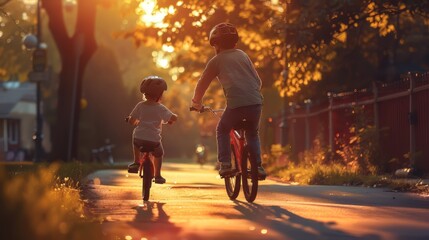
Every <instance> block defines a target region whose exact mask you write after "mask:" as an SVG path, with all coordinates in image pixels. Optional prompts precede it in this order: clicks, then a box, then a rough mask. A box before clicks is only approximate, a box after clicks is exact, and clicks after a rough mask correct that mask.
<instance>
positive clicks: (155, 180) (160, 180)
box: [153, 176, 165, 184]
mask: <svg viewBox="0 0 429 240" xmlns="http://www.w3.org/2000/svg"><path fill="white" fill-rule="evenodd" d="M153 181H154V182H155V183H158V184H164V183H165V178H163V177H161V176H156V177H155V178H154V180H153Z"/></svg>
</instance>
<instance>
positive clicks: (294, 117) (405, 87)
mask: <svg viewBox="0 0 429 240" xmlns="http://www.w3.org/2000/svg"><path fill="white" fill-rule="evenodd" d="M356 109H360V110H363V111H362V112H361V113H359V114H358V113H356ZM362 114H363V115H364V117H365V118H366V121H367V123H368V124H371V125H373V126H375V127H376V129H377V130H379V131H378V132H379V133H380V134H379V139H380V141H379V143H380V147H381V155H382V156H381V157H380V161H382V164H383V165H384V168H385V170H386V171H394V170H395V169H397V168H400V167H405V166H411V167H415V169H416V170H418V171H419V172H421V173H429V73H423V74H422V73H409V74H407V75H404V76H403V77H402V78H401V81H399V82H393V83H374V84H373V85H372V86H371V87H370V88H368V89H362V90H356V91H353V92H347V93H328V97H327V99H326V100H324V101H321V103H319V104H314V103H313V101H311V100H306V101H305V102H304V103H303V104H301V105H298V104H294V103H290V104H289V111H288V112H287V113H286V114H284V116H279V117H277V118H275V119H274V120H273V121H274V124H273V127H274V128H275V129H274V131H273V132H274V142H275V143H282V144H283V145H290V146H291V149H292V151H293V152H294V153H300V152H303V151H305V150H306V149H311V148H312V147H313V141H314V140H315V139H316V138H318V139H319V140H320V141H321V142H322V144H323V145H324V146H326V147H328V148H330V149H331V150H332V151H333V152H335V150H336V149H338V147H339V143H338V141H337V140H338V139H339V138H340V137H344V136H347V134H349V127H350V126H352V124H354V123H355V122H356V120H357V118H358V117H360V118H362Z"/></svg>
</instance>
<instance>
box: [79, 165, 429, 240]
mask: <svg viewBox="0 0 429 240" xmlns="http://www.w3.org/2000/svg"><path fill="white" fill-rule="evenodd" d="M163 176H164V177H165V178H166V179H167V183H166V184H163V185H158V184H156V185H153V187H152V192H151V201H150V202H148V203H143V201H142V200H141V180H140V178H139V177H138V176H137V175H134V174H133V175H131V174H128V173H127V172H126V170H103V171H98V172H95V173H94V174H92V175H90V176H89V177H88V179H89V180H88V184H87V186H86V190H85V195H86V197H87V198H88V199H89V203H90V204H89V206H90V210H91V212H93V213H94V214H96V215H98V216H100V217H102V218H103V219H104V220H105V221H104V222H103V224H102V227H103V232H104V234H105V235H106V239H138V240H140V239H142V240H143V239H149V240H152V239H159V240H160V239H243V240H244V239H309V240H311V239H327V240H328V239H329V240H331V239H347V240H348V239H368V240H379V239H386V240H395V239H398V240H402V239H403V240H412V239H416V240H427V239H429V197H427V196H419V195H416V194H410V193H395V192H389V191H386V190H385V189H373V188H362V187H342V186H294V185H289V184H282V183H278V182H274V181H270V180H266V181H264V182H262V185H261V186H260V192H259V194H258V196H257V198H256V200H255V203H253V204H249V203H247V202H246V201H245V199H244V196H243V195H242V193H240V195H239V197H238V198H237V200H236V201H231V200H229V199H228V197H227V196H226V193H225V190H224V186H223V180H221V179H219V177H218V176H217V173H216V171H214V170H213V169H212V168H211V167H208V166H206V167H205V168H203V169H200V167H199V166H197V165H190V164H168V163H167V164H164V171H163Z"/></svg>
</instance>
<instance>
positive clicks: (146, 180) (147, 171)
mask: <svg viewBox="0 0 429 240" xmlns="http://www.w3.org/2000/svg"><path fill="white" fill-rule="evenodd" d="M152 178H153V174H152V163H151V162H150V160H149V159H148V160H146V161H145V162H144V163H143V184H142V195H143V200H144V201H148V200H149V195H150V188H151V187H152Z"/></svg>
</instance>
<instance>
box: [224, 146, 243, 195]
mask: <svg viewBox="0 0 429 240" xmlns="http://www.w3.org/2000/svg"><path fill="white" fill-rule="evenodd" d="M231 163H232V169H234V170H236V171H238V170H237V169H238V167H237V158H236V157H235V151H234V146H231ZM224 179H225V189H226V193H227V194H228V197H229V199H231V200H234V199H236V198H237V196H238V194H239V193H240V181H241V175H240V173H236V174H234V175H231V176H226V177H225V178H224Z"/></svg>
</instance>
